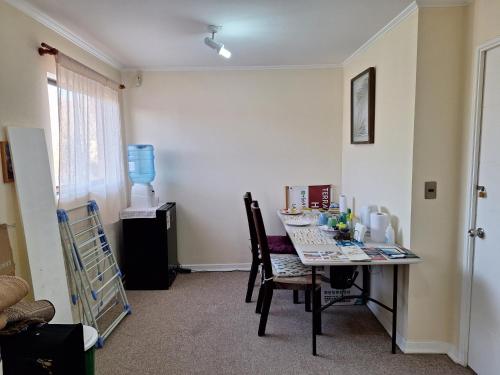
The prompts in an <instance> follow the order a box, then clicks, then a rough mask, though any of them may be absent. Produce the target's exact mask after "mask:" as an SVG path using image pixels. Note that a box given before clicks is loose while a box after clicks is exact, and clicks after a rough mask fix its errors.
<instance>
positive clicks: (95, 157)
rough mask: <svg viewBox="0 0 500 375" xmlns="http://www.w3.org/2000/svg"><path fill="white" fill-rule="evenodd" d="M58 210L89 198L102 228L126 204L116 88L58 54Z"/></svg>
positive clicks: (106, 80) (87, 69)
mask: <svg viewBox="0 0 500 375" xmlns="http://www.w3.org/2000/svg"><path fill="white" fill-rule="evenodd" d="M56 63H57V88H58V90H57V91H58V100H59V206H60V207H62V208H71V207H74V206H76V205H80V204H83V203H85V202H86V201H88V200H90V199H93V200H95V201H96V202H97V204H98V205H99V208H100V209H101V215H102V217H103V221H104V222H105V223H106V224H109V223H112V222H115V221H117V220H118V216H119V212H120V210H121V209H122V208H124V207H125V204H126V192H125V185H126V183H125V177H124V176H125V173H124V159H123V146H124V145H123V139H122V124H121V116H120V100H119V87H118V84H116V83H115V82H113V81H110V80H108V79H107V78H106V77H104V76H102V75H100V74H98V73H96V72H95V71H93V70H91V69H89V68H87V67H85V66H83V65H81V64H80V63H78V62H77V61H75V60H73V59H71V58H69V57H67V56H65V55H63V54H61V53H59V54H58V55H57V57H56Z"/></svg>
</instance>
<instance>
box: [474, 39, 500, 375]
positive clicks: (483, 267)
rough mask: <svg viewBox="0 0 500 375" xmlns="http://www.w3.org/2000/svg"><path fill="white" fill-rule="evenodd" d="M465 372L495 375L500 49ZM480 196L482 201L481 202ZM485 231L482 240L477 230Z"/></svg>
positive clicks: (483, 165)
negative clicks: (469, 368) (466, 368)
mask: <svg viewBox="0 0 500 375" xmlns="http://www.w3.org/2000/svg"><path fill="white" fill-rule="evenodd" d="M481 129H482V130H481V148H480V157H479V171H478V188H479V190H481V186H484V193H483V194H481V193H479V194H478V198H477V214H476V232H475V234H476V237H475V239H474V242H475V245H474V274H473V279H472V301H471V322H470V336H469V366H470V367H471V368H472V369H473V370H474V371H476V372H477V373H478V374H479V375H498V374H500V46H499V47H496V48H494V49H491V50H489V51H488V52H486V60H485V68H484V91H483V106H482V123H481ZM481 195H484V196H483V197H481ZM479 228H480V229H482V230H484V235H483V234H482V233H481V230H480V229H479Z"/></svg>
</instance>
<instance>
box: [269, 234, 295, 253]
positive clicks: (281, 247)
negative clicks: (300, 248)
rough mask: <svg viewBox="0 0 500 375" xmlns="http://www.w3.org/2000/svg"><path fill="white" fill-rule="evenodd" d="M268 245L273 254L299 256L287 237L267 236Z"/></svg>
mask: <svg viewBox="0 0 500 375" xmlns="http://www.w3.org/2000/svg"><path fill="white" fill-rule="evenodd" d="M267 243H268V244H269V252H270V253H271V254H297V252H296V251H295V248H294V247H293V245H292V241H290V239H289V238H288V237H287V236H267Z"/></svg>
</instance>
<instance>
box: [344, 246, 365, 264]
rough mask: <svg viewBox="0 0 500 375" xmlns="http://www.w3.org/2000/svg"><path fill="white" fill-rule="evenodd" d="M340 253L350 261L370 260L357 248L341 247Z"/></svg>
mask: <svg viewBox="0 0 500 375" xmlns="http://www.w3.org/2000/svg"><path fill="white" fill-rule="evenodd" d="M340 251H341V252H342V254H344V255H345V256H346V257H347V258H349V260H350V261H355V262H360V261H368V260H370V257H369V256H368V255H366V253H365V252H364V251H363V250H362V249H361V248H360V247H358V246H342V247H341V248H340Z"/></svg>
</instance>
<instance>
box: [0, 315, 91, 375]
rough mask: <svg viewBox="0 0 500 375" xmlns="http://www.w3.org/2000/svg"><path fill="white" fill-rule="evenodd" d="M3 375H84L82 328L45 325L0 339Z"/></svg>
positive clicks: (77, 326)
mask: <svg viewBox="0 0 500 375" xmlns="http://www.w3.org/2000/svg"><path fill="white" fill-rule="evenodd" d="M0 349H1V354H2V363H3V371H4V375H83V374H85V351H84V347H83V326H82V325H81V324H46V325H43V326H41V327H31V328H29V329H28V330H26V331H23V332H20V333H18V334H15V335H12V336H2V337H0Z"/></svg>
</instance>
